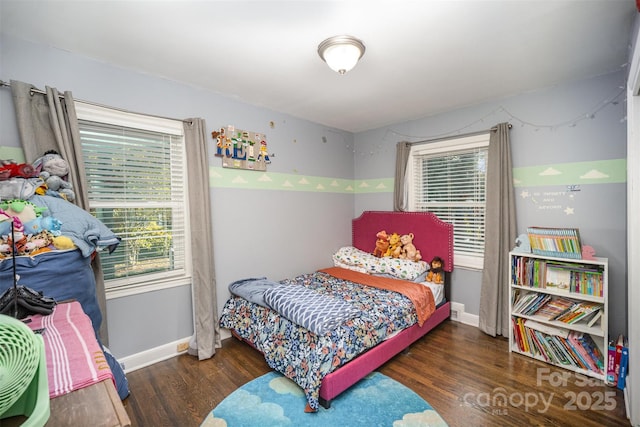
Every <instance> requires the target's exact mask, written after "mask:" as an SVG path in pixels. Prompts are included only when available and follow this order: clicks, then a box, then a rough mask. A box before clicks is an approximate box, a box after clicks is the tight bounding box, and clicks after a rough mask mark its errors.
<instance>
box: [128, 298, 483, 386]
mask: <svg viewBox="0 0 640 427" xmlns="http://www.w3.org/2000/svg"><path fill="white" fill-rule="evenodd" d="M451 320H453V321H455V322H460V323H464V324H465V325H470V326H475V327H476V328H477V327H478V325H479V324H480V318H479V317H478V315H476V314H470V313H466V312H465V311H464V304H460V303H458V302H452V303H451ZM226 338H231V333H230V332H229V331H228V330H227V329H221V330H220V339H222V340H224V339H226ZM190 339H191V337H186V338H183V339H180V340H177V341H173V342H170V343H167V344H163V345H161V346H158V347H155V348H150V349H149V350H145V351H143V352H140V353H136V354H132V355H130V356H126V357H121V358H118V361H119V362H120V364H121V365H122V368H123V369H124V372H125V373H128V372H132V371H135V370H137V369H141V368H144V367H147V366H149V365H153V364H154V363H158V362H162V361H163V360H167V359H170V358H172V357H175V356H177V355H179V354H183V353H186V351H178V346H180V345H183V344H184V343H188V342H189V340H190Z"/></svg>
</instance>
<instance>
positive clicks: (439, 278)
mask: <svg viewBox="0 0 640 427" xmlns="http://www.w3.org/2000/svg"><path fill="white" fill-rule="evenodd" d="M443 268H444V261H443V260H442V258H440V257H437V256H436V257H433V259H432V260H431V263H429V272H428V273H427V282H431V283H439V284H442V283H444V272H443Z"/></svg>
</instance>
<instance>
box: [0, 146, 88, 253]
mask: <svg viewBox="0 0 640 427" xmlns="http://www.w3.org/2000/svg"><path fill="white" fill-rule="evenodd" d="M68 175H69V165H68V163H67V162H66V161H65V160H64V159H63V158H62V157H61V156H60V155H59V154H58V153H57V152H55V151H47V152H46V153H45V154H44V155H43V156H42V157H40V158H39V159H37V160H36V161H35V162H33V164H29V163H20V164H18V163H16V162H13V161H0V259H1V258H6V257H10V256H12V255H13V254H14V251H15V255H35V254H38V253H41V252H46V251H50V250H53V249H71V248H73V247H75V245H74V244H73V241H72V240H71V239H70V238H69V237H67V236H62V235H61V233H60V228H61V225H62V224H61V223H60V221H59V220H58V219H56V218H54V217H53V216H51V215H48V213H47V212H46V211H47V209H46V208H41V207H37V206H36V205H34V204H33V203H32V202H30V201H29V200H28V199H29V198H30V197H31V196H33V195H34V194H38V195H47V196H54V197H59V198H62V199H65V200H67V201H70V202H71V201H73V200H75V193H74V192H73V188H72V185H71V183H69V182H68V181H67V178H68Z"/></svg>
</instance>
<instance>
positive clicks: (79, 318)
mask: <svg viewBox="0 0 640 427" xmlns="http://www.w3.org/2000/svg"><path fill="white" fill-rule="evenodd" d="M27 325H28V326H29V327H30V328H31V329H32V330H36V329H41V328H44V331H43V332H42V338H44V347H45V352H46V356H47V373H48V376H49V397H50V398H52V399H53V398H54V397H57V396H60V395H63V394H66V393H70V392H72V391H74V390H78V389H81V388H83V387H88V386H90V385H92V384H96V383H99V382H101V381H103V380H105V379H109V378H110V379H111V380H113V374H112V373H111V369H110V368H109V365H108V363H107V360H106V359H105V357H104V353H103V352H102V349H101V348H100V345H99V344H98V341H97V340H96V335H95V332H94V330H93V325H92V324H91V320H90V319H89V317H88V316H87V315H86V314H85V313H84V311H82V306H81V305H80V303H79V302H77V301H74V302H70V303H64V304H58V305H57V306H56V307H55V308H54V310H53V313H51V314H50V315H48V316H42V315H39V314H38V315H35V316H31V322H30V323H28V324H27Z"/></svg>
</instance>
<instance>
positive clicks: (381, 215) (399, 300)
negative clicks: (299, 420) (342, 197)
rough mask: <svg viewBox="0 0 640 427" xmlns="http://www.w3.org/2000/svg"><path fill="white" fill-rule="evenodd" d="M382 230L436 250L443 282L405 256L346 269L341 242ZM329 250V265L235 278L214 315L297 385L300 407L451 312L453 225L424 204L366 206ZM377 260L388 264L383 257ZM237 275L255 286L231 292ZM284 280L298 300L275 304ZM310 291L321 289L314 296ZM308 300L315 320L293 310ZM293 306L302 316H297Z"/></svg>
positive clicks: (355, 249)
mask: <svg viewBox="0 0 640 427" xmlns="http://www.w3.org/2000/svg"><path fill="white" fill-rule="evenodd" d="M381 230H386V231H387V232H388V233H392V232H395V233H398V234H407V233H413V234H414V240H413V243H414V244H415V246H416V247H417V248H418V250H420V252H421V255H422V259H423V260H431V259H432V258H433V257H436V256H437V257H440V258H441V259H442V261H443V270H444V271H445V283H444V286H441V287H440V289H441V290H442V292H437V291H436V292H434V290H435V289H436V288H435V287H433V286H431V285H432V284H429V283H426V282H425V281H424V273H421V274H418V275H417V276H416V274H414V272H413V271H411V273H410V274H409V273H407V271H409V270H410V268H409V269H405V268H404V266H403V267H402V268H397V265H395V264H394V267H389V266H388V265H386V268H387V270H386V271H378V270H375V269H374V270H375V271H370V272H368V273H364V272H363V271H362V264H360V265H359V267H358V268H353V269H350V268H348V266H347V265H344V261H345V259H346V257H345V256H344V254H345V251H346V253H348V254H353V253H357V254H359V255H358V256H361V257H367V254H371V253H372V252H373V251H374V248H375V243H376V234H377V233H378V232H379V231H381ZM367 259H368V258H367ZM333 260H334V266H333V267H329V268H326V269H322V270H319V271H316V272H313V273H308V274H303V275H300V276H298V277H295V278H292V279H285V280H281V281H279V282H270V281H269V280H268V279H266V278H249V279H243V280H240V281H237V282H234V283H232V284H230V286H229V289H230V291H231V296H230V297H229V299H228V300H227V302H226V303H225V306H224V308H223V311H222V314H221V316H220V326H221V327H223V328H227V329H229V330H230V331H231V333H232V334H233V336H235V337H236V338H238V339H240V340H243V341H245V342H247V343H248V344H249V345H251V346H252V347H254V348H255V349H257V350H258V351H260V352H262V353H263V355H264V357H265V360H266V361H267V363H268V364H269V366H270V367H271V368H273V369H275V370H277V371H279V372H281V373H282V374H284V375H285V376H287V377H288V378H290V379H292V380H293V381H295V382H296V383H297V384H298V385H299V386H300V387H301V388H302V389H303V390H304V392H305V395H306V397H307V402H308V403H307V408H306V409H305V410H306V411H309V412H312V411H315V410H317V409H318V406H319V405H322V406H323V407H325V408H328V407H329V406H330V405H331V401H332V400H333V399H334V398H335V397H336V396H338V395H339V394H340V393H342V392H343V391H345V390H346V389H348V388H349V387H350V386H351V385H353V384H355V383H356V382H358V381H359V380H360V379H362V378H364V377H365V376H366V375H367V374H368V373H370V372H372V371H374V370H375V369H377V368H378V367H380V366H381V365H383V364H384V363H385V362H387V361H388V360H390V359H391V358H392V357H393V356H395V355H396V354H398V353H400V352H401V351H403V350H405V349H406V348H407V347H408V346H410V345H411V344H412V343H413V342H415V341H416V340H418V339H419V338H421V337H422V336H424V335H425V334H427V333H428V332H429V331H430V330H432V329H433V328H435V327H436V326H437V325H439V324H440V323H442V322H443V321H444V320H446V319H447V318H449V315H450V309H451V308H450V303H449V302H448V301H447V299H446V296H447V293H448V292H447V290H446V289H447V284H448V281H449V280H450V277H449V274H447V273H450V272H451V271H452V269H453V226H452V225H451V224H448V223H445V222H443V221H441V220H440V219H439V218H438V217H436V216H435V215H434V214H432V213H429V212H383V211H366V212H364V213H363V214H362V215H361V216H360V217H358V218H355V219H353V220H352V246H349V247H345V248H340V250H338V251H336V253H335V254H333ZM381 260H384V263H385V264H392V263H391V262H389V261H388V260H389V259H388V258H382V259H381ZM420 263H422V264H427V263H426V262H424V261H420V262H418V263H414V264H420ZM410 267H411V268H413V267H414V266H413V265H411V266H410ZM389 268H391V270H394V269H395V270H394V271H393V273H397V272H400V270H401V272H400V274H399V276H400V277H402V279H399V278H398V275H395V274H389V273H390V272H389ZM418 270H419V269H416V272H417V271H418ZM389 276H393V277H391V278H390V277H389ZM244 282H252V283H253V284H256V285H257V286H256V287H254V288H253V289H252V290H251V292H249V293H242V292H239V291H238V289H240V288H239V287H238V284H244ZM359 282H363V283H367V284H366V285H364V284H363V283H359ZM287 289H295V292H300V293H299V294H297V295H296V297H295V298H296V301H288V302H287V304H288V303H291V304H293V305H292V306H287V305H286V304H284V305H279V303H278V302H277V301H276V300H275V298H276V296H279V294H281V293H284V292H288V290H287ZM399 289H400V290H399ZM406 290H410V291H411V292H417V293H419V294H421V295H422V294H424V295H426V296H425V297H424V301H427V302H426V303H424V304H423V303H418V302H417V301H422V299H421V300H418V299H417V298H418V297H415V295H413V294H409V293H406ZM401 292H402V293H401ZM434 293H439V294H441V295H442V297H441V298H440V299H441V300H440V301H436V300H435V298H434ZM313 294H320V295H321V296H322V298H326V299H324V300H322V299H319V300H315V298H316V296H315V295H313ZM318 298H320V297H318ZM420 298H422V297H420ZM303 300H309V301H314V302H313V303H312V307H313V308H309V307H307V308H304V307H302V305H303V304H302V301H303ZM436 302H437V304H436ZM333 304H335V306H336V307H335V310H334V311H337V312H339V313H340V314H342V317H340V316H338V317H337V319H333V318H330V319H332V320H331V322H333V324H332V323H331V322H329V324H328V325H324V327H322V326H323V325H322V322H323V321H326V319H329V315H328V313H326V312H322V310H324V309H325V307H326V310H329V309H331V308H332V305H333ZM341 304H346V305H341ZM425 306H426V309H425ZM292 307H293V308H292ZM319 307H323V308H322V310H321V309H320V308H319ZM354 309H355V311H354ZM309 310H316V311H318V310H319V311H321V313H320V315H319V319H320V320H318V318H316V319H315V322H316V323H313V322H311V323H308V322H307V323H305V322H304V321H300V316H302V317H305V319H303V320H307V318H311V315H310V313H309ZM425 311H426V314H425ZM300 313H301V314H300ZM297 314H300V316H298V317H296V315H297ZM289 319H293V320H289ZM318 323H320V324H321V325H320V326H318ZM301 325H305V326H301Z"/></svg>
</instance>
